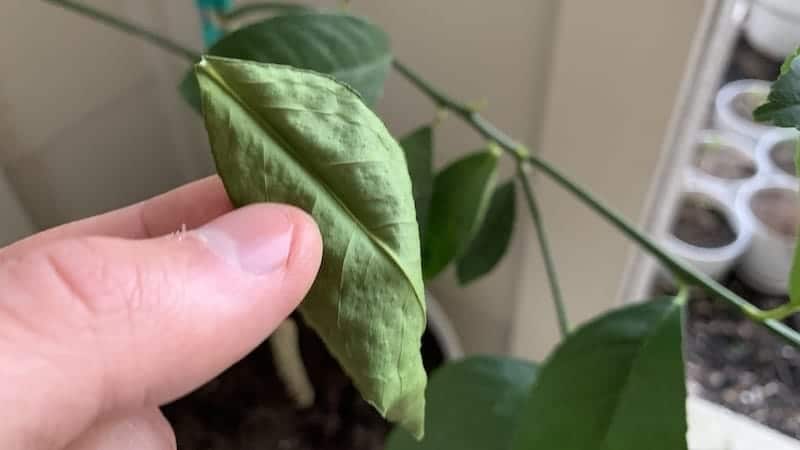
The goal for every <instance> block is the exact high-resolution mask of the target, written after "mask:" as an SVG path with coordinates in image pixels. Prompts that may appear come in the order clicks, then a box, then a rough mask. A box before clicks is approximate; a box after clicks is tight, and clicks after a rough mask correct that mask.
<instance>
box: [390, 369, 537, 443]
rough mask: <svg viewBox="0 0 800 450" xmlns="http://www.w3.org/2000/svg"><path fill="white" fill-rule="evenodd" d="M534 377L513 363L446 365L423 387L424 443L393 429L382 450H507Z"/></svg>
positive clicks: (528, 370) (402, 431)
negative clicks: (425, 391) (425, 390)
mask: <svg viewBox="0 0 800 450" xmlns="http://www.w3.org/2000/svg"><path fill="white" fill-rule="evenodd" d="M535 377H536V365H535V364H533V363H530V362H527V361H521V360H518V359H513V358H504V357H495V356H474V357H470V358H466V359H463V360H461V361H456V362H453V363H449V364H446V365H445V366H442V367H441V368H439V369H437V370H436V371H435V372H434V373H433V374H432V375H431V380H430V383H429V385H428V411H427V414H426V418H425V420H426V422H427V425H426V428H427V429H428V432H427V433H426V435H425V439H423V440H422V441H419V442H417V441H415V440H414V439H413V438H412V437H411V435H409V434H408V433H407V432H406V431H405V430H401V429H395V430H394V431H392V433H391V434H390V435H389V438H388V439H387V441H386V450H490V449H501V450H502V449H507V448H508V446H509V444H510V442H511V437H512V435H513V430H514V427H515V426H516V424H517V420H516V418H517V413H518V412H519V409H520V407H521V406H522V403H523V402H524V401H525V398H526V397H527V394H528V392H529V390H530V387H531V384H533V380H534V379H535Z"/></svg>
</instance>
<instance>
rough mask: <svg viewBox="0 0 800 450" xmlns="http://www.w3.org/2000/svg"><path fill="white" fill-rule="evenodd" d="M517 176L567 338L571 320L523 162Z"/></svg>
mask: <svg viewBox="0 0 800 450" xmlns="http://www.w3.org/2000/svg"><path fill="white" fill-rule="evenodd" d="M517 178H518V179H519V181H520V183H522V189H523V191H524V192H525V200H526V201H527V203H528V211H530V214H531V219H533V226H534V228H535V229H536V238H537V240H538V241H539V250H540V252H541V254H542V260H543V261H544V268H545V272H546V273H547V281H548V282H549V284H550V295H551V296H552V298H553V305H554V306H555V310H556V317H557V318H558V328H559V331H561V337H562V338H565V337H567V336H568V335H569V321H568V320H567V311H566V307H565V305H564V300H563V297H562V295H561V287H560V284H559V282H558V275H557V272H556V267H555V263H554V262H553V255H552V252H551V251H550V244H549V241H548V240H547V234H546V233H545V228H544V223H543V220H542V216H541V214H540V213H539V206H538V205H537V203H536V197H535V196H534V194H533V189H531V185H530V180H529V179H528V176H527V175H526V174H525V169H524V166H523V165H522V164H521V163H518V164H517Z"/></svg>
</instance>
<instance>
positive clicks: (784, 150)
mask: <svg viewBox="0 0 800 450" xmlns="http://www.w3.org/2000/svg"><path fill="white" fill-rule="evenodd" d="M796 145H797V141H782V142H780V143H778V145H776V146H775V147H773V149H772V151H770V153H769V157H770V159H772V162H774V163H775V165H776V166H778V168H779V169H781V171H782V172H784V173H786V174H787V175H791V176H794V175H795V173H796V172H795V168H794V149H795V146H796Z"/></svg>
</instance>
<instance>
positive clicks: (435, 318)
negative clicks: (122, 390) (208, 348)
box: [163, 295, 462, 450]
mask: <svg viewBox="0 0 800 450" xmlns="http://www.w3.org/2000/svg"><path fill="white" fill-rule="evenodd" d="M427 303H428V328H427V330H426V332H425V335H424V336H423V338H422V354H423V362H424V364H425V368H426V370H427V371H428V372H430V371H432V370H433V369H435V368H437V367H438V366H440V365H441V364H443V363H444V362H445V361H447V360H449V359H455V358H459V357H461V356H462V350H461V342H460V339H459V338H458V335H457V334H456V333H455V332H454V331H453V330H454V329H453V325H452V323H451V322H450V320H449V318H448V317H447V315H446V314H445V313H444V310H443V309H442V308H441V307H440V306H439V304H438V302H436V300H435V299H434V298H433V297H432V296H430V295H428V299H427ZM297 325H298V331H299V341H300V349H301V353H302V357H303V361H304V364H305V366H306V369H307V372H308V375H309V378H310V380H311V383H312V384H313V386H314V389H315V394H316V395H315V401H314V405H312V406H311V407H309V408H307V409H298V408H297V407H296V405H295V403H294V402H293V401H292V400H291V399H290V398H289V396H288V395H287V393H286V388H285V386H284V385H283V382H282V381H281V380H280V379H279V378H278V376H277V373H276V370H275V367H274V365H273V361H272V355H271V352H270V348H269V345H266V344H262V345H261V346H259V348H257V349H256V350H254V351H253V352H252V353H250V354H249V355H248V356H247V357H245V358H244V359H243V360H241V361H240V362H238V363H237V364H235V365H234V366H233V367H231V368H230V369H228V370H227V371H226V372H225V373H223V374H222V375H220V376H219V377H217V378H216V379H214V380H212V381H211V382H209V383H207V384H206V385H204V386H203V387H201V388H200V389H198V390H197V391H195V392H193V393H191V394H189V395H187V396H186V397H184V398H182V399H179V400H177V401H175V402H173V403H172V404H170V405H167V406H165V407H164V408H163V410H164V414H165V415H166V417H167V418H168V420H169V421H170V423H171V424H172V426H173V427H174V429H175V433H176V436H177V439H178V448H187V449H213V450H240V449H244V448H248V449H249V448H264V449H280V448H291V449H297V450H306V449H308V450H312V449H313V450H333V449H337V450H338V449H341V448H352V449H364V450H379V449H382V448H383V444H384V440H385V438H386V436H387V434H388V432H389V431H390V429H391V426H390V425H389V424H388V423H387V422H386V421H385V420H383V419H382V418H381V417H380V416H379V415H378V413H377V412H376V411H375V410H374V408H373V407H372V406H370V405H369V404H367V402H366V401H364V400H363V399H362V398H361V396H360V394H359V393H358V392H357V391H356V390H355V388H354V387H353V385H352V383H351V382H350V379H349V378H348V377H347V376H346V375H345V374H344V372H343V371H342V370H341V368H340V367H339V365H338V364H337V363H336V362H335V360H334V359H333V357H332V356H331V355H330V354H329V353H328V351H327V350H326V348H325V346H324V344H323V343H322V341H321V340H320V339H319V338H318V337H317V335H316V334H315V333H314V332H313V331H311V330H310V328H308V327H307V326H305V325H304V324H303V323H302V320H300V318H299V317H297Z"/></svg>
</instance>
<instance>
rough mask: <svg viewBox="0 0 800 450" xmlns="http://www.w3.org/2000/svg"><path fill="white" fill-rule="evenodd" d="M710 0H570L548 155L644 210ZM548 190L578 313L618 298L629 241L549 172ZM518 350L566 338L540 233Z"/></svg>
mask: <svg viewBox="0 0 800 450" xmlns="http://www.w3.org/2000/svg"><path fill="white" fill-rule="evenodd" d="M702 7H703V2H701V1H697V0H679V1H669V2H667V1H646V2H643V1H637V0H613V1H604V2H586V1H583V0H565V1H563V2H561V13H560V15H559V21H558V32H557V36H556V40H555V42H556V44H555V48H554V49H553V52H554V53H553V54H554V59H553V61H552V65H551V72H550V80H551V82H550V85H549V89H548V100H547V106H546V108H545V122H544V128H543V133H542V136H541V148H542V155H543V156H544V157H545V158H546V159H548V160H549V161H551V162H553V163H556V164H557V165H558V166H560V167H561V168H562V169H563V170H564V172H566V173H567V174H569V175H570V176H571V177H573V178H575V179H577V180H580V181H581V182H582V184H584V185H585V186H587V187H589V188H590V189H591V190H592V191H593V192H595V193H596V194H597V195H598V196H599V197H600V198H602V199H605V200H607V201H608V203H610V204H611V205H612V206H613V207H614V208H616V209H617V210H618V211H620V212H622V213H623V214H624V215H625V216H626V217H628V218H629V219H631V220H632V221H634V222H635V221H637V220H638V219H639V216H640V214H641V211H642V208H643V202H644V200H645V197H646V195H647V191H648V188H649V185H650V177H651V174H652V173H653V172H654V170H655V167H656V164H657V162H658V158H659V152H660V150H661V144H662V141H663V139H664V135H665V132H666V129H667V125H668V122H669V118H670V114H671V112H672V109H673V106H674V103H675V101H676V96H677V92H678V88H679V85H680V83H681V79H682V76H683V73H684V70H685V64H686V60H687V58H688V55H689V50H690V46H691V39H692V35H693V33H694V30H695V28H696V25H697V23H698V20H699V18H700V15H701V12H702ZM536 190H537V191H538V192H539V195H540V196H541V198H542V201H541V203H542V209H543V211H544V214H545V217H546V222H547V226H548V229H549V231H550V237H551V240H552V246H553V251H554V252H555V255H556V263H557V266H558V268H559V269H560V276H561V285H562V288H563V291H564V297H565V299H566V302H567V304H568V308H567V309H568V312H569V316H570V319H571V321H572V323H573V324H579V323H581V322H583V321H585V320H587V319H589V318H590V317H592V316H594V315H596V314H598V313H600V312H602V311H604V310H606V309H608V308H610V307H612V306H614V305H617V304H618V302H619V300H620V299H617V298H616V296H617V293H618V291H619V288H620V282H621V278H622V274H623V271H624V269H625V264H626V261H627V258H628V257H629V255H630V246H629V244H628V241H626V240H625V239H624V238H622V237H621V235H620V234H619V233H617V232H616V231H615V230H613V229H612V228H610V227H609V226H608V225H607V224H606V223H605V222H603V221H602V220H600V219H599V218H597V217H596V216H595V215H594V214H593V213H591V212H590V211H589V210H587V209H586V208H585V207H583V206H582V205H580V204H578V203H577V202H576V201H575V200H574V199H573V198H572V197H571V196H570V195H569V194H567V193H565V192H564V191H563V190H561V189H560V188H558V187H556V186H555V185H553V184H552V183H550V182H549V181H548V180H541V181H540V182H538V183H537V185H536ZM525 254H526V258H525V259H524V262H523V265H524V266H525V267H526V270H527V271H528V274H529V275H528V276H526V277H524V279H523V281H522V283H521V285H520V290H519V301H520V306H519V311H518V313H517V314H516V322H515V329H514V330H515V332H514V339H513V345H512V349H513V352H514V353H516V354H519V355H522V356H526V357H529V358H535V359H541V358H542V357H544V356H545V355H546V354H547V352H549V350H550V349H551V348H552V346H553V345H554V344H555V343H556V341H557V339H558V333H557V329H556V326H555V322H554V321H553V320H552V317H553V314H554V313H553V308H552V306H551V300H550V296H549V292H548V290H547V281H546V278H545V277H544V274H543V271H542V270H541V263H540V261H539V258H538V256H537V254H536V247H535V246H534V243H533V242H529V247H528V248H527V251H526V252H525Z"/></svg>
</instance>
